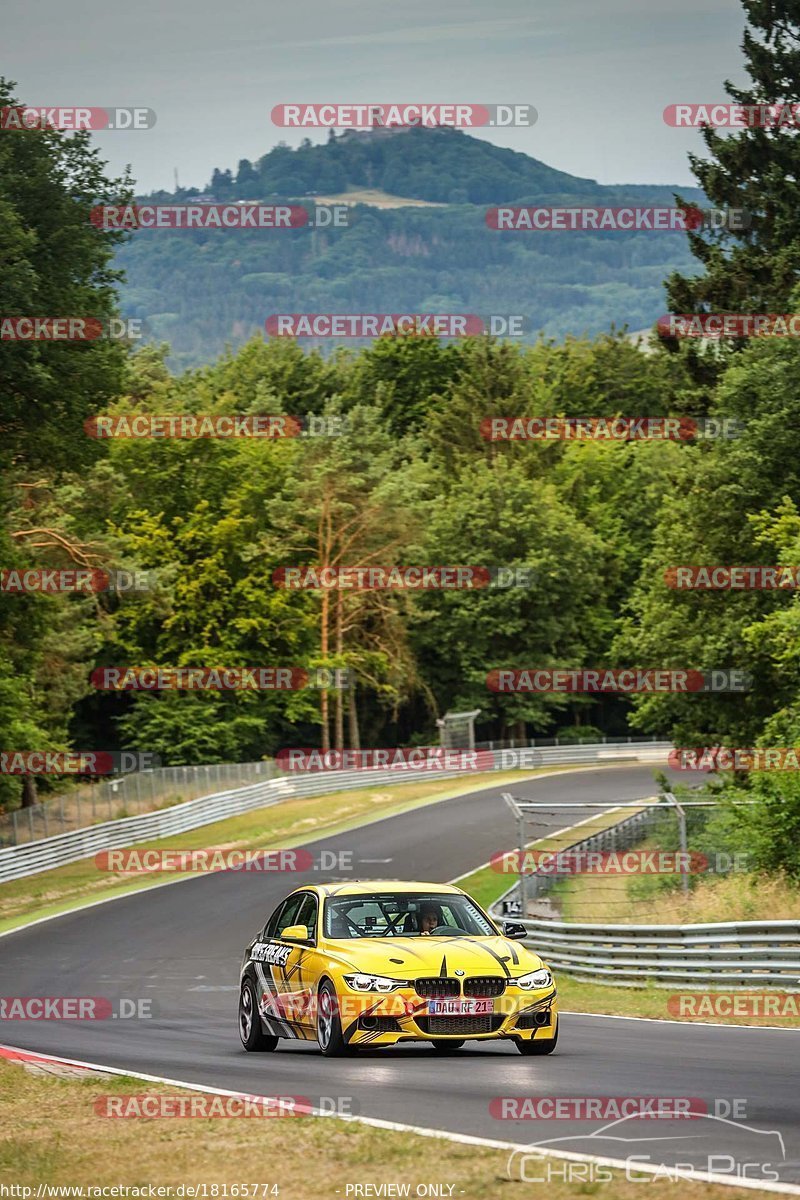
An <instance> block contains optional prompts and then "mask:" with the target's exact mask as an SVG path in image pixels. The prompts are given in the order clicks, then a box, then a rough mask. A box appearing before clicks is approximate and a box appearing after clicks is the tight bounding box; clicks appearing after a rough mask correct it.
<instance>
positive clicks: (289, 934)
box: [278, 925, 311, 942]
mask: <svg viewBox="0 0 800 1200" xmlns="http://www.w3.org/2000/svg"><path fill="white" fill-rule="evenodd" d="M278 936H279V937H280V938H282V939H283V941H284V942H310V941H311V938H310V936H309V933H308V926H307V925H287V926H286V928H285V929H284V931H283V933H281V934H278Z"/></svg>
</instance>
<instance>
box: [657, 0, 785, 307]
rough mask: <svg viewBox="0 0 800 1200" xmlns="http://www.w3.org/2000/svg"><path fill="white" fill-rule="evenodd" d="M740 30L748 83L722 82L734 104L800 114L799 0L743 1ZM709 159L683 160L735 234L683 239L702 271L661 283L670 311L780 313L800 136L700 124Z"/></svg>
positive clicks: (782, 131) (776, 128)
mask: <svg viewBox="0 0 800 1200" xmlns="http://www.w3.org/2000/svg"><path fill="white" fill-rule="evenodd" d="M743 6H744V10H745V14H746V16H747V20H748V23H749V28H747V29H745V33H744V38H743V42H742V50H743V52H744V56H745V60H746V69H747V73H748V74H749V76H750V78H751V80H752V84H751V85H750V86H749V87H746V88H737V87H735V86H734V85H733V84H732V83H731V82H730V81H726V82H725V91H726V92H727V94H728V96H729V97H730V98H731V100H732V101H733V102H734V103H735V104H741V105H775V104H778V105H781V104H782V105H784V106H786V108H787V109H789V108H790V106H793V105H798V106H799V107H798V110H797V111H798V115H799V116H800V0H743ZM702 137H703V140H704V142H705V145H706V148H707V150H708V152H709V157H708V159H705V158H699V157H698V156H697V155H694V154H690V156H689V159H690V162H691V166H692V171H693V174H694V175H695V177H696V179H697V180H698V183H699V184H700V186H701V187H702V189H703V191H704V192H705V194H706V196H707V197H708V200H709V202H710V203H711V204H712V205H713V206H714V207H718V208H743V209H746V210H747V211H748V212H749V213H750V214H751V216H750V224H749V227H748V228H747V229H743V230H721V231H720V232H718V233H715V234H708V233H705V234H703V233H701V232H699V231H698V232H697V233H691V232H690V233H689V241H690V245H691V250H692V253H693V254H694V256H695V257H696V258H697V259H698V260H699V261H700V262H701V263H702V264H703V267H704V274H702V275H699V276H694V277H691V278H687V277H686V276H683V275H681V274H679V273H677V272H676V273H674V274H673V275H672V276H671V277H670V278H669V280H668V283H667V294H668V297H669V307H670V310H671V311H672V312H678V313H681V312H703V311H729V312H753V313H757V312H787V311H791V299H792V292H793V290H794V289H795V287H796V286H797V283H798V279H799V278H800V271H799V270H798V265H799V264H800V131H798V129H797V127H796V126H795V125H787V124H782V125H774V126H772V127H769V126H768V127H759V126H758V125H754V126H752V127H748V128H744V129H740V130H737V131H735V132H733V133H730V132H728V131H725V132H722V131H717V130H716V129H714V128H712V127H710V126H705V127H704V128H703V130H702Z"/></svg>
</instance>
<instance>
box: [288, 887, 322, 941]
mask: <svg viewBox="0 0 800 1200" xmlns="http://www.w3.org/2000/svg"><path fill="white" fill-rule="evenodd" d="M293 924H295V925H305V926H306V927H307V929H308V934H309V937H312V938H316V936H317V897H316V896H314V895H312V893H311V892H308V893H306V895H305V896H304V897H303V903H302V904H301V905H300V910H299V912H298V914H297V916H296V918H295V920H294V922H293Z"/></svg>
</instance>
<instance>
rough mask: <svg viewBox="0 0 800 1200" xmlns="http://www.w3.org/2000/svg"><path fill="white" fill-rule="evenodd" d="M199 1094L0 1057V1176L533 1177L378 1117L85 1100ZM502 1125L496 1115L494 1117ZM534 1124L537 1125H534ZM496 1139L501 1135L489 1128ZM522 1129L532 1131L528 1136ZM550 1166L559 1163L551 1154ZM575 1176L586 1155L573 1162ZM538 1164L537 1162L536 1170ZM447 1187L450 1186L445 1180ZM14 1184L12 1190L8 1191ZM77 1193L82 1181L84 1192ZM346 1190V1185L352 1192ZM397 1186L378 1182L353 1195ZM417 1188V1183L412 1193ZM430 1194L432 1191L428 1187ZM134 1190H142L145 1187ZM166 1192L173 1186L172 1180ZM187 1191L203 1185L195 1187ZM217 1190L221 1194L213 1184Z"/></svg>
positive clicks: (142, 1181) (597, 1186)
mask: <svg viewBox="0 0 800 1200" xmlns="http://www.w3.org/2000/svg"><path fill="white" fill-rule="evenodd" d="M176 1093H178V1094H181V1095H183V1096H190V1095H197V1093H188V1092H185V1091H184V1092H182V1093H181V1092H179V1090H178V1089H176V1088H174V1087H162V1086H158V1085H153V1084H150V1083H144V1082H143V1081H141V1080H136V1079H126V1078H122V1077H114V1078H110V1079H108V1078H97V1077H96V1076H94V1077H92V1076H90V1077H89V1078H87V1079H77V1078H64V1079H62V1078H54V1077H52V1076H48V1077H40V1076H37V1075H31V1074H29V1073H28V1072H27V1071H24V1070H23V1069H22V1068H21V1067H20V1066H18V1065H12V1064H10V1063H8V1062H4V1061H0V1105H2V1108H3V1112H4V1122H3V1133H2V1136H0V1181H2V1182H4V1183H6V1184H15V1185H17V1186H18V1187H31V1188H32V1189H33V1192H32V1195H33V1196H35V1195H36V1189H37V1187H38V1186H39V1185H40V1184H46V1185H48V1186H56V1187H58V1186H61V1187H69V1186H81V1185H82V1186H84V1187H88V1186H94V1187H104V1186H105V1187H110V1186H114V1185H117V1186H119V1185H122V1186H128V1187H139V1188H141V1187H144V1188H145V1189H146V1188H147V1187H148V1185H152V1186H161V1187H165V1188H166V1187H169V1188H172V1189H175V1188H178V1187H180V1185H182V1184H183V1185H189V1186H195V1187H197V1186H198V1185H200V1186H201V1187H202V1185H203V1184H205V1185H206V1187H207V1188H208V1189H209V1190H208V1191H207V1192H206V1195H207V1196H209V1197H211V1196H213V1195H214V1193H213V1192H212V1191H211V1190H210V1189H211V1188H212V1187H213V1186H214V1185H225V1184H227V1185H228V1186H229V1188H230V1187H231V1186H232V1185H234V1184H235V1185H238V1186H239V1188H240V1189H241V1187H242V1185H243V1184H245V1183H246V1184H248V1185H249V1186H250V1187H252V1185H254V1184H258V1185H266V1186H267V1188H269V1186H270V1185H272V1184H277V1187H278V1191H277V1193H274V1192H271V1191H269V1190H266V1191H263V1192H262V1190H261V1189H260V1188H259V1190H258V1192H256V1193H254V1192H253V1191H252V1190H250V1191H242V1190H239V1191H236V1192H232V1191H230V1190H229V1191H228V1193H227V1194H228V1195H238V1196H248V1195H249V1196H250V1197H257V1200H271V1197H272V1196H273V1195H278V1196H279V1197H280V1200H317V1198H327V1197H330V1198H331V1200H335V1198H336V1197H341V1198H342V1200H344V1198H345V1197H346V1196H347V1195H348V1192H347V1188H348V1185H350V1186H351V1188H352V1185H354V1184H362V1185H363V1184H372V1185H373V1189H377V1188H378V1187H379V1185H381V1184H384V1185H386V1184H394V1185H400V1186H401V1187H402V1186H403V1185H405V1186H408V1187H409V1194H410V1195H412V1196H413V1195H415V1194H416V1189H417V1187H418V1185H420V1184H422V1185H430V1184H432V1183H436V1184H439V1185H444V1187H443V1188H442V1190H441V1191H440V1192H439V1193H438V1194H439V1195H448V1194H450V1195H452V1196H453V1197H467V1198H470V1200H472V1198H474V1200H501V1198H502V1200H509V1197H515V1196H517V1195H518V1196H519V1197H520V1198H521V1200H522V1198H524V1197H528V1196H530V1195H531V1194H532V1193H531V1184H530V1183H524V1184H523V1183H519V1182H516V1183H514V1182H512V1181H510V1179H509V1176H508V1174H507V1171H506V1164H507V1162H508V1159H509V1151H507V1150H498V1149H490V1148H487V1147H483V1146H474V1145H462V1144H459V1143H456V1142H450V1141H446V1140H443V1139H439V1138H431V1137H423V1136H420V1135H418V1134H413V1133H402V1132H397V1131H393V1130H386V1129H376V1128H373V1127H371V1126H368V1125H362V1124H359V1123H357V1122H348V1121H342V1120H337V1119H335V1118H332V1117H331V1118H329V1117H324V1118H323V1117H299V1118H297V1119H292V1120H281V1119H270V1120H266V1119H258V1118H250V1119H237V1118H234V1117H224V1118H218V1119H209V1118H195V1119H191V1118H180V1117H173V1118H169V1119H166V1118H157V1117H156V1118H131V1119H116V1120H115V1119H110V1118H108V1117H104V1116H98V1115H97V1113H96V1111H95V1102H98V1101H99V1102H100V1103H101V1104H102V1103H103V1098H104V1097H105V1096H121V1095H131V1094H135V1095H143V1094H147V1095H149V1096H157V1095H173V1096H174V1095H175V1094H176ZM497 1124H498V1126H502V1124H503V1123H502V1122H500V1121H498V1122H497ZM540 1132H541V1131H540ZM495 1136H496V1138H497V1139H498V1140H504V1131H503V1129H502V1128H499V1129H498V1131H497V1133H496V1135H495ZM536 1136H537V1134H536V1132H534V1131H532V1132H531V1140H534V1139H535V1138H536ZM549 1161H550V1162H551V1163H552V1164H553V1169H554V1172H555V1171H558V1172H563V1171H564V1167H565V1165H566V1164H564V1163H563V1162H559V1161H558V1160H553V1159H551V1160H549ZM580 1170H581V1171H582V1172H583V1179H584V1180H585V1179H586V1178H587V1175H586V1172H587V1170H588V1167H587V1164H581V1166H580ZM546 1171H547V1167H546V1165H545V1164H542V1165H541V1166H537V1173H539V1174H541V1175H543V1176H545V1177H546ZM449 1186H451V1188H452V1190H450V1191H449V1192H448V1187H449ZM641 1188H642V1185H641V1183H637V1182H633V1181H629V1180H626V1179H625V1177H624V1174H621V1173H619V1172H614V1175H613V1179H612V1180H611V1181H609V1182H600V1183H586V1182H581V1181H577V1182H574V1183H569V1182H565V1181H564V1180H563V1179H561V1178H559V1176H558V1175H554V1177H553V1179H552V1180H551V1181H550V1182H549V1183H548V1184H547V1185H546V1193H547V1197H548V1200H572V1198H573V1197H580V1196H586V1195H587V1194H590V1195H594V1196H600V1197H607V1198H608V1200H641ZM18 1194H19V1193H18ZM84 1194H86V1193H84ZM354 1194H355V1193H354V1192H353V1191H352V1190H351V1191H350V1192H349V1195H350V1196H353V1195H354ZM381 1194H383V1195H392V1194H395V1195H398V1194H399V1195H402V1194H403V1192H402V1191H400V1192H398V1191H395V1190H394V1189H391V1190H390V1189H388V1188H386V1187H384V1188H383V1189H381V1190H371V1191H369V1192H365V1191H363V1190H362V1191H361V1192H360V1195H361V1196H364V1195H373V1196H375V1195H381ZM420 1194H424V1193H420ZM434 1194H435V1193H434ZM144 1195H145V1196H146V1195H147V1191H146V1190H145V1192H144ZM172 1195H173V1196H174V1195H175V1192H174V1191H173V1192H172ZM195 1195H200V1196H202V1195H203V1193H202V1191H201V1192H200V1193H195ZM216 1195H217V1196H221V1195H223V1193H222V1192H221V1191H217V1192H216ZM647 1195H648V1196H649V1197H651V1198H654V1200H661V1198H667V1197H669V1198H670V1200H672V1198H673V1197H674V1195H675V1189H674V1187H670V1184H669V1183H668V1182H667V1181H666V1180H665V1179H663V1178H662V1179H658V1180H654V1181H653V1182H652V1183H650V1184H649V1185H648V1186H647ZM680 1195H681V1198H682V1200H683V1197H686V1198H687V1200H743V1198H744V1197H745V1196H748V1197H751V1196H753V1195H754V1193H753V1192H752V1191H750V1192H746V1191H744V1190H743V1189H741V1188H729V1187H723V1186H720V1185H716V1184H705V1183H698V1182H694V1181H693V1182H688V1181H681V1187H680Z"/></svg>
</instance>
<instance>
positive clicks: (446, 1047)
mask: <svg viewBox="0 0 800 1200" xmlns="http://www.w3.org/2000/svg"><path fill="white" fill-rule="evenodd" d="M465 1041H466V1038H461V1040H460V1041H449V1040H448V1039H445V1038H436V1039H435V1040H434V1041H432V1042H431V1045H432V1046H433V1048H434V1050H436V1051H437V1052H438V1053H439V1054H452V1053H453V1052H454V1051H455V1050H460V1049H461V1047H462V1046H463V1045H464V1042H465Z"/></svg>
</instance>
